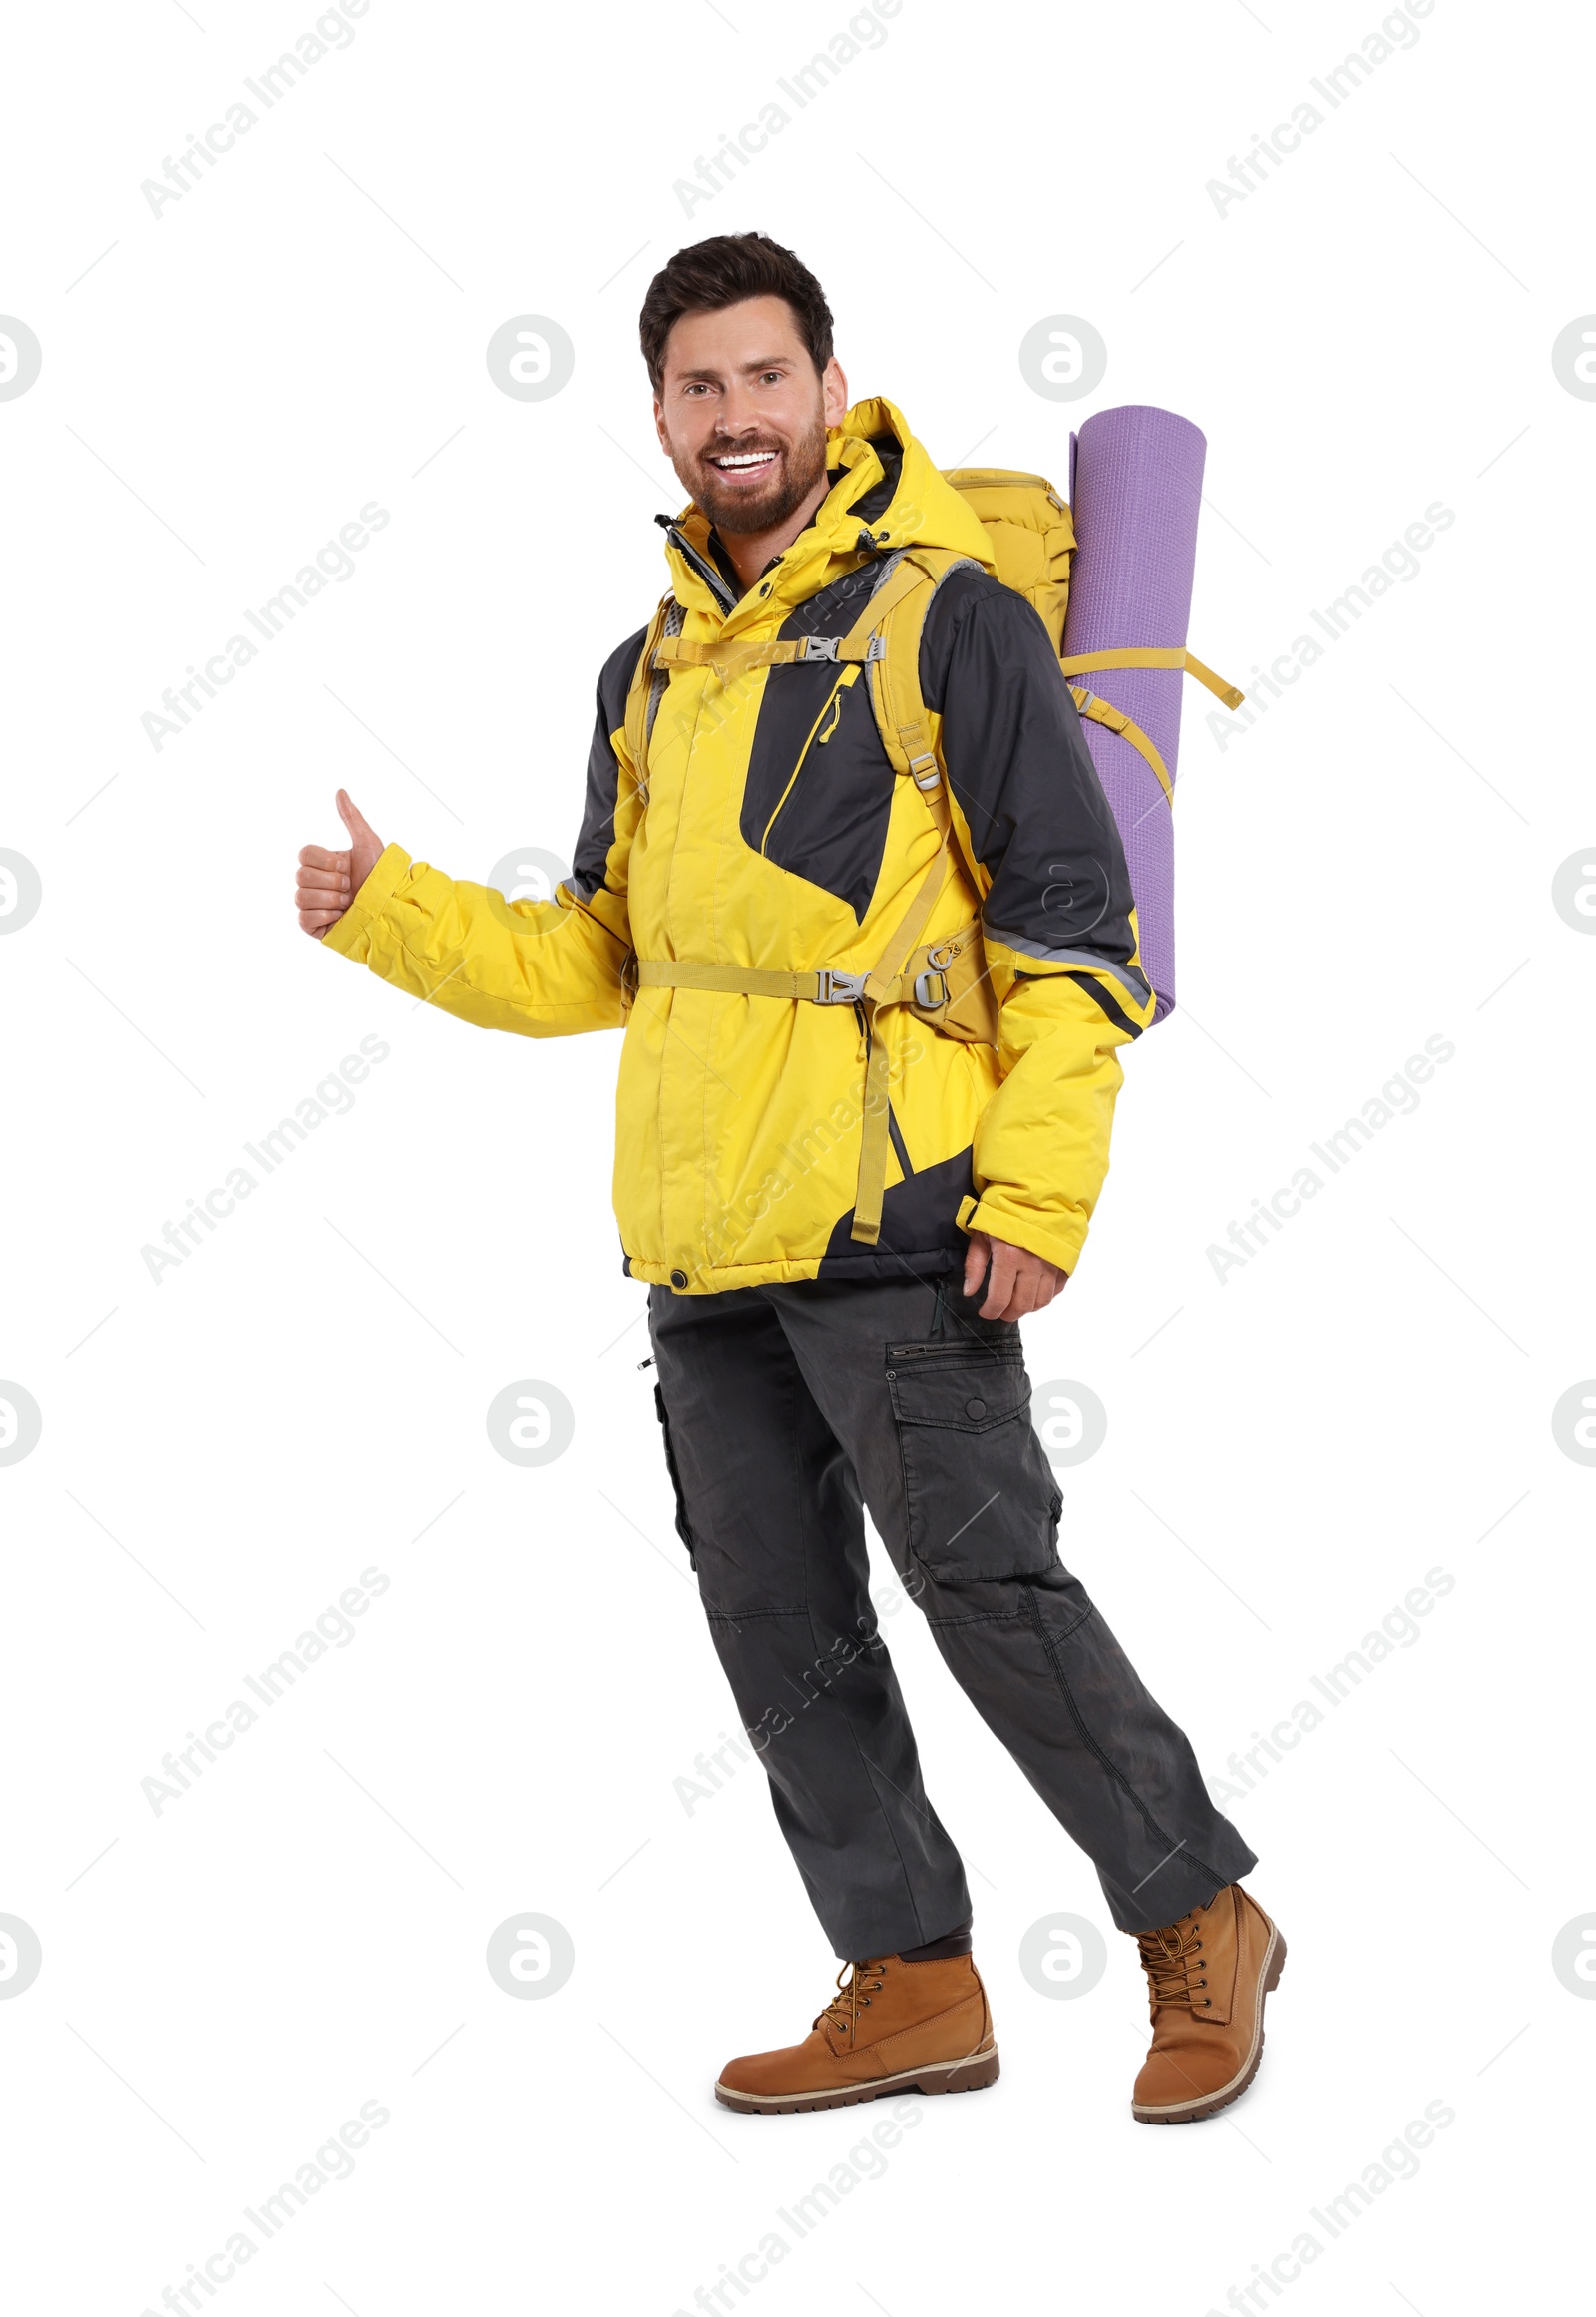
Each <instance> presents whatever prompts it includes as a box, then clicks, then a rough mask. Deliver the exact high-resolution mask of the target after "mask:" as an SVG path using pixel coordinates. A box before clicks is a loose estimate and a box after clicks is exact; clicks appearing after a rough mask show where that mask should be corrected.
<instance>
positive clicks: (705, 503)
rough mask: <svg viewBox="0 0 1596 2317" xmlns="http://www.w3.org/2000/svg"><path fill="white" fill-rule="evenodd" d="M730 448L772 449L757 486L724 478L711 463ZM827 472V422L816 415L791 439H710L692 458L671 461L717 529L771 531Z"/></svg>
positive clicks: (736, 531)
mask: <svg viewBox="0 0 1596 2317" xmlns="http://www.w3.org/2000/svg"><path fill="white" fill-rule="evenodd" d="M733 448H735V450H736V451H738V452H747V451H774V452H775V454H776V456H775V458H774V460H773V462H772V464H771V466H770V469H769V471H768V473H767V474H766V475H765V477H764V478H763V480H762V481H761V483H760V484H759V485H758V487H757V488H753V487H750V486H749V485H747V484H739V483H729V482H727V481H726V480H725V478H724V477H723V476H722V475H721V473H720V471H719V469H718V468H717V467H715V466H713V465H711V463H710V462H711V459H712V458H713V457H714V455H715V454H716V453H717V452H718V453H720V454H721V455H725V454H727V453H729V452H731V451H732V450H733ZM825 472H826V424H825V420H824V419H823V418H822V419H817V420H816V421H815V423H814V424H813V426H811V427H809V428H807V429H806V430H805V432H804V433H802V434H801V435H797V436H795V437H794V439H793V440H792V441H791V442H790V443H784V442H780V441H778V440H776V439H775V438H774V437H766V438H764V439H762V440H757V441H754V442H739V443H737V444H736V445H735V446H733V445H731V444H729V443H716V444H711V445H710V447H709V448H708V449H707V450H706V451H704V452H702V453H700V454H699V455H698V456H697V457H696V458H694V459H692V460H682V461H679V462H677V464H676V473H677V476H678V477H679V479H680V481H681V483H682V486H683V488H684V489H685V490H687V491H688V492H690V493H691V495H692V497H693V499H694V500H695V501H696V503H697V505H698V506H699V507H700V508H701V509H702V511H703V513H704V514H705V515H707V516H708V518H709V520H710V522H711V523H712V524H713V525H714V527H715V529H716V530H717V531H718V532H721V533H723V534H724V533H732V534H736V533H739V532H761V531H774V530H775V529H776V527H777V526H778V525H779V524H782V523H785V522H786V520H787V518H788V516H789V515H791V514H792V513H793V511H794V509H795V508H798V507H801V506H802V505H803V503H804V501H805V500H806V499H807V498H808V497H809V495H810V493H811V492H812V491H813V490H814V488H815V486H816V484H817V483H819V482H820V481H821V480H822V479H823V477H824V475H825Z"/></svg>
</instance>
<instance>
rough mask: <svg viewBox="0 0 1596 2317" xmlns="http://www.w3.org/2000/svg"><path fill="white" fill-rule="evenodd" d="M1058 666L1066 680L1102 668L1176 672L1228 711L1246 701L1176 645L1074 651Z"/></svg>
mask: <svg viewBox="0 0 1596 2317" xmlns="http://www.w3.org/2000/svg"><path fill="white" fill-rule="evenodd" d="M1058 664H1059V666H1060V667H1061V668H1062V669H1063V671H1064V673H1065V675H1066V676H1084V675H1090V674H1092V673H1093V672H1094V671H1095V670H1096V669H1099V668H1105V667H1171V668H1179V669H1181V670H1182V671H1183V672H1184V673H1185V674H1186V675H1189V676H1195V677H1196V678H1197V681H1198V682H1199V683H1200V684H1206V685H1207V686H1208V689H1209V690H1210V691H1211V692H1213V693H1214V694H1215V695H1216V696H1217V697H1218V698H1219V699H1221V700H1223V701H1224V703H1225V705H1226V707H1227V708H1239V707H1240V706H1241V704H1242V702H1243V700H1244V699H1245V698H1246V697H1247V695H1246V693H1245V692H1239V691H1238V690H1237V689H1236V686H1235V685H1234V684H1231V683H1227V682H1226V681H1225V678H1224V677H1223V676H1216V675H1215V673H1214V671H1213V669H1212V668H1211V667H1204V665H1203V663H1202V661H1201V660H1200V659H1198V658H1197V657H1196V655H1195V654H1194V653H1192V652H1189V651H1187V650H1185V649H1184V648H1183V647H1182V646H1180V645H1178V644H1176V645H1172V646H1170V647H1169V648H1168V649H1165V648H1164V647H1163V646H1162V645H1159V646H1156V647H1155V646H1153V645H1150V644H1149V645H1142V644H1125V645H1122V646H1121V647H1120V648H1119V649H1117V650H1115V651H1077V652H1074V653H1072V654H1070V655H1068V656H1066V657H1065V658H1063V659H1061V660H1060V661H1059V663H1058Z"/></svg>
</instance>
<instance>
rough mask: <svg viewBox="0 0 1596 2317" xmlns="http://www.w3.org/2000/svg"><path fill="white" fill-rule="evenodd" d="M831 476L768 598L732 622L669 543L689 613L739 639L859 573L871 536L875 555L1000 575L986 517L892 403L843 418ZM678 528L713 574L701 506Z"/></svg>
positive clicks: (831, 445)
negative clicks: (901, 553)
mask: <svg viewBox="0 0 1596 2317" xmlns="http://www.w3.org/2000/svg"><path fill="white" fill-rule="evenodd" d="M826 469H827V472H828V474H829V475H830V477H831V479H832V481H831V489H830V490H829V491H828V493H827V494H826V497H825V499H824V500H823V501H822V502H821V504H820V506H819V507H818V508H817V509H816V511H815V515H814V518H813V520H812V522H811V523H810V524H809V526H808V528H807V529H806V530H804V531H802V532H800V533H799V535H798V537H797V538H796V539H795V540H794V541H793V543H792V546H791V547H790V548H788V549H787V551H786V553H785V554H784V555H783V556H782V557H781V558H780V559H779V561H778V565H777V568H776V570H775V572H774V573H772V574H770V575H769V578H770V579H771V587H770V592H769V594H768V595H761V594H758V593H757V592H753V591H750V593H749V594H747V595H745V596H744V597H743V598H742V600H741V601H740V602H739V603H738V604H737V605H736V607H735V609H733V610H732V611H731V612H729V613H727V612H726V611H725V608H724V605H723V604H722V603H721V602H720V601H719V600H718V599H717V596H716V594H715V591H714V590H713V589H712V588H711V587H710V585H709V584H708V582H707V581H706V579H704V578H702V577H701V576H700V574H699V572H697V571H695V570H694V568H693V563H692V562H691V561H690V560H689V559H688V557H687V556H685V555H683V554H682V552H681V551H680V549H678V548H677V547H676V546H675V544H674V543H673V542H671V543H667V546H666V550H665V555H666V560H667V562H668V563H669V565H670V577H671V586H672V590H673V592H674V594H675V596H676V600H677V601H678V602H679V603H680V604H681V605H682V606H683V608H684V609H686V610H689V611H704V612H708V613H709V614H710V615H711V616H712V617H714V618H715V619H717V620H718V619H720V618H722V617H724V619H725V625H726V630H727V632H729V633H734V632H736V631H737V630H738V629H739V628H740V627H742V626H744V625H746V624H748V623H749V622H750V621H752V620H754V619H756V618H757V619H766V618H768V617H769V616H770V613H771V611H772V610H773V609H779V610H782V611H785V610H788V609H790V608H791V607H792V606H793V605H795V604H797V603H801V602H803V601H804V600H805V599H806V598H807V597H808V596H810V595H813V594H815V593H816V592H817V591H818V590H819V589H820V588H821V587H823V586H826V585H827V584H828V583H829V582H830V581H831V580H832V579H836V578H838V577H839V576H840V575H841V573H842V572H844V571H851V570H854V569H855V568H856V567H857V565H858V563H859V558H860V553H861V545H860V543H861V539H862V538H863V536H864V534H865V533H866V532H868V533H869V541H868V552H869V553H871V554H875V555H881V554H892V553H895V552H896V551H897V550H899V549H901V548H906V547H936V548H950V549H952V550H954V552H955V553H957V554H959V555H965V556H969V557H970V558H971V559H972V561H973V562H976V563H979V564H981V565H982V566H983V567H984V568H985V569H986V570H988V571H993V570H995V569H996V566H995V565H994V562H993V555H992V547H991V543H990V541H989V540H988V537H987V533H986V529H985V527H984V526H983V524H982V522H981V520H980V518H979V517H978V516H977V515H976V514H975V512H974V510H973V509H972V508H971V507H970V505H969V503H968V502H967V501H966V500H965V499H963V498H962V497H961V496H960V494H959V493H958V492H957V491H956V490H955V489H954V487H953V485H952V484H951V483H948V482H946V481H945V480H944V478H943V477H942V475H941V474H940V473H939V472H938V470H937V468H936V467H935V466H934V465H933V464H932V460H931V455H930V453H929V452H928V451H927V449H926V447H925V445H924V444H923V443H921V442H920V441H918V440H917V438H916V437H915V436H914V435H912V434H911V433H910V431H909V425H908V422H907V420H906V419H905V418H904V415H903V413H902V411H901V410H899V408H898V406H897V404H896V403H892V402H888V401H887V400H886V399H885V397H883V396H872V397H871V398H870V399H869V400H867V401H864V402H856V403H855V404H854V405H853V407H852V409H851V410H849V411H847V412H845V413H844V416H843V419H842V423H841V424H840V425H839V426H835V427H832V428H831V429H830V430H829V431H828V433H827V436H826ZM676 529H677V531H679V532H680V534H681V536H682V537H683V539H685V540H686V542H687V543H688V545H689V546H690V547H691V549H692V550H693V553H694V556H695V557H697V558H698V559H700V560H701V561H702V562H703V563H705V564H708V565H709V566H710V567H711V568H713V563H714V557H713V552H712V548H711V542H710V525H709V520H708V518H707V516H705V515H704V513H703V512H702V510H701V509H700V508H699V507H698V506H697V505H696V504H695V503H693V502H691V501H689V503H688V505H687V506H686V508H685V509H684V510H683V511H682V513H681V514H680V515H679V516H678V517H677V519H676Z"/></svg>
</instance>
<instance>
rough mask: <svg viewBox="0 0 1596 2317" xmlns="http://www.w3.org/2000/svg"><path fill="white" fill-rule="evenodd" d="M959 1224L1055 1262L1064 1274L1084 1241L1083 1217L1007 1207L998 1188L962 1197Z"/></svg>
mask: <svg viewBox="0 0 1596 2317" xmlns="http://www.w3.org/2000/svg"><path fill="white" fill-rule="evenodd" d="M958 1223H959V1228H960V1230H961V1231H985V1232H986V1233H987V1234H988V1236H989V1238H992V1239H1003V1240H1006V1241H1007V1243H1008V1245H1009V1246H1010V1247H1023V1248H1024V1249H1026V1250H1027V1252H1028V1253H1029V1254H1031V1255H1039V1256H1041V1257H1043V1258H1044V1260H1045V1261H1046V1262H1048V1263H1056V1264H1057V1266H1058V1268H1059V1270H1060V1271H1062V1272H1064V1273H1065V1274H1068V1273H1071V1272H1073V1270H1074V1268H1075V1266H1076V1264H1077V1263H1078V1262H1079V1261H1080V1251H1081V1249H1082V1247H1084V1245H1085V1244H1086V1225H1085V1222H1084V1220H1075V1219H1067V1218H1064V1217H1059V1218H1057V1219H1054V1218H1053V1217H1052V1216H1048V1215H1038V1214H1037V1213H1036V1212H1035V1211H1034V1209H1032V1208H1029V1207H1010V1206H1007V1205H1005V1203H1004V1200H1003V1196H1002V1193H1001V1192H1000V1191H989V1192H988V1193H987V1194H986V1195H985V1196H984V1197H983V1198H980V1199H972V1198H967V1199H965V1200H964V1201H963V1202H962V1203H961V1205H960V1209H959V1215H958Z"/></svg>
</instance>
